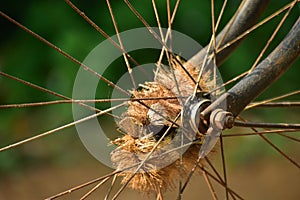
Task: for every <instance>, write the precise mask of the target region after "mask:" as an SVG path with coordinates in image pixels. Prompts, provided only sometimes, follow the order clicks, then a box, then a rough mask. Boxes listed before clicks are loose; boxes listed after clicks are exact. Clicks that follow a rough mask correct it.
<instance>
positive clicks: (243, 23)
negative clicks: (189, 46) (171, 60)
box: [190, 0, 270, 65]
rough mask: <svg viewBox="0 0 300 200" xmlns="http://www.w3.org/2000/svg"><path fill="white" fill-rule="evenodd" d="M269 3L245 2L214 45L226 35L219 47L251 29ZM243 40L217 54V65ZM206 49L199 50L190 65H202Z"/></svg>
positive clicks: (259, 0)
mask: <svg viewBox="0 0 300 200" xmlns="http://www.w3.org/2000/svg"><path fill="white" fill-rule="evenodd" d="M269 1H270V0H245V2H244V4H243V5H242V8H241V10H240V11H239V12H238V13H237V17H236V19H235V20H234V21H233V22H232V23H231V22H230V21H229V22H228V24H227V25H226V26H225V28H224V29H223V30H222V31H221V32H220V33H219V34H218V36H217V38H216V43H217V44H218V43H219V42H220V41H221V40H222V38H223V36H224V35H225V34H226V37H225V38H224V40H223V41H222V43H221V45H220V46H223V45H225V44H227V43H228V42H230V41H232V40H233V39H235V38H236V37H237V36H239V35H241V34H242V33H243V32H245V31H246V30H247V29H249V28H250V27H252V26H253V25H254V24H255V23H256V22H257V21H258V19H259V18H260V17H261V15H262V14H263V12H264V11H265V8H266V7H267V5H268V3H269ZM229 27H230V28H229ZM243 39H244V38H242V39H241V40H239V41H238V42H236V43H235V44H233V45H230V46H229V47H227V48H225V49H224V50H223V51H221V52H220V53H218V54H217V65H219V64H221V63H222V62H223V61H224V60H225V59H226V58H227V57H228V56H229V55H230V54H231V53H232V52H233V51H234V49H235V48H236V47H238V46H239V44H240V43H241V42H242V40H243ZM207 49H208V46H206V47H205V48H203V49H201V51H199V52H198V53H197V54H196V55H195V56H194V57H192V58H191V59H190V61H191V63H198V64H200V63H202V61H203V60H204V57H205V55H206V53H207ZM212 50H213V48H211V50H210V52H209V54H211V53H212Z"/></svg>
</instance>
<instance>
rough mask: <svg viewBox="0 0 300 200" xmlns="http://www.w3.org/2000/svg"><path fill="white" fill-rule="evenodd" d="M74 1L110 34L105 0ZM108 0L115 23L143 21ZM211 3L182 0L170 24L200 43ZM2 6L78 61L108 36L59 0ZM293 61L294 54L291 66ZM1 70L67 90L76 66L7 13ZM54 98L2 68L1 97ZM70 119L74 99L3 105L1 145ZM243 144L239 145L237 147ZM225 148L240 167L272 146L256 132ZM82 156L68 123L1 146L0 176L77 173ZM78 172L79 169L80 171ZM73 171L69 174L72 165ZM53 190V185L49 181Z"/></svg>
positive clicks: (5, 100) (257, 40) (146, 55)
mask: <svg viewBox="0 0 300 200" xmlns="http://www.w3.org/2000/svg"><path fill="white" fill-rule="evenodd" d="M172 2H173V1H172ZM221 2H222V1H216V3H215V4H216V13H219V11H220V8H221V4H220V3H221ZM237 2H239V1H229V3H228V7H227V10H226V12H225V13H226V14H225V15H224V18H223V20H222V23H221V27H223V26H224V24H226V22H227V21H228V19H230V17H231V16H232V14H233V13H234V10H235V9H236V8H237V6H238V3H237ZM287 2H289V1H286V0H281V1H278V0H274V1H272V2H271V3H270V6H269V7H268V10H267V12H266V14H265V16H267V15H268V14H270V13H272V12H274V11H275V10H276V9H277V8H278V7H280V6H282V5H285V4H286V3H287ZM74 3H75V4H76V5H77V6H78V7H79V8H80V9H81V10H82V11H84V12H85V13H86V15H87V16H89V17H90V18H91V19H92V20H93V21H94V22H95V23H96V24H97V25H98V26H100V27H101V28H102V29H103V30H104V31H105V32H106V33H108V34H109V35H114V34H115V31H114V27H113V24H112V21H111V18H110V15H109V11H108V8H107V6H106V3H105V1H95V0H94V1H74ZM111 4H112V7H113V10H114V14H115V18H116V20H117V23H118V28H119V30H120V31H125V30H128V29H132V28H137V27H143V24H142V23H141V22H140V21H139V20H138V19H137V17H136V16H135V15H134V14H133V13H132V12H131V11H130V10H129V8H128V7H127V6H126V5H125V4H124V2H123V1H113V2H111ZM132 4H133V5H134V6H135V8H136V9H137V10H138V11H139V12H140V13H141V14H142V16H143V17H144V18H145V19H146V20H147V22H148V23H149V24H150V25H151V26H156V21H155V18H154V12H153V10H152V5H151V1H132ZM172 5H174V3H173V4H172ZM209 5H210V1H201V2H200V1H198V0H189V1H182V2H181V4H180V7H179V10H178V13H177V15H176V18H175V21H174V25H173V29H175V30H177V31H179V32H182V33H185V34H187V35H188V36H190V37H192V38H194V39H195V40H197V41H198V42H199V43H200V44H202V45H203V46H205V45H206V44H207V43H208V41H209V39H210V35H211V28H210V26H211V20H210V10H209V9H208V8H209ZM157 6H158V8H159V14H160V17H161V23H162V26H163V27H167V23H166V21H167V20H166V19H167V15H166V5H165V2H163V1H157ZM0 8H1V11H3V12H5V13H6V14H8V15H9V16H11V17H13V18H14V19H16V20H17V21H19V22H20V23H21V24H23V25H25V26H27V27H28V28H29V29H31V30H32V31H34V32H36V33H38V34H39V35H41V36H42V37H45V38H46V39H47V40H49V41H50V42H52V43H53V44H55V45H57V46H58V47H60V48H61V49H63V50H64V51H66V52H67V53H69V54H70V55H72V56H73V57H75V58H76V59H78V60H79V61H82V60H83V59H84V58H85V56H86V55H87V54H88V53H89V52H90V51H91V50H92V49H93V48H94V47H95V46H96V45H98V44H99V43H100V42H102V41H103V40H105V38H104V37H103V36H102V35H101V34H100V33H98V32H97V31H96V30H95V29H93V28H92V27H91V26H90V25H88V24H87V23H86V22H85V21H84V20H83V19H82V18H81V17H80V16H79V15H78V14H77V13H75V12H74V10H72V9H71V8H70V7H69V6H68V5H67V4H66V3H65V2H63V1H58V0H53V1H40V0H39V1H38V0H36V1H35V0H30V1H1V2H0ZM298 15H299V8H296V9H294V11H293V12H292V14H291V15H290V16H289V18H288V19H291V20H289V21H288V23H286V24H285V25H284V27H283V28H282V29H281V30H280V32H279V34H278V36H276V38H275V40H276V41H275V42H274V43H273V44H272V45H271V46H272V47H274V46H275V45H276V44H278V41H280V40H281V39H282V38H283V37H284V36H285V34H286V33H287V31H288V30H289V29H290V27H291V26H292V22H290V21H293V19H295V18H297V16H298ZM281 16H282V15H281ZM279 20H280V18H276V19H275V20H273V21H271V22H269V23H268V24H267V25H266V27H265V28H264V29H258V30H257V31H255V32H254V34H253V35H252V36H251V37H250V38H248V39H247V40H246V41H245V42H244V43H243V44H242V45H241V46H240V47H239V48H238V50H237V51H236V52H235V53H234V54H233V55H232V56H231V57H230V58H229V59H228V60H227V61H226V62H225V63H224V64H223V65H222V66H220V71H221V74H222V76H223V80H224V81H226V80H229V79H230V78H233V77H235V76H236V75H238V74H240V73H242V72H244V71H245V70H246V69H248V67H249V66H251V64H252V63H253V62H254V61H255V58H256V56H257V55H258V54H259V51H258V50H259V49H262V48H263V46H264V44H265V42H266V41H265V40H266V38H268V37H269V35H270V34H271V33H272V32H273V31H274V24H276V23H278V22H279ZM269 52H270V51H269ZM152 53H157V52H151V51H149V52H135V53H133V55H134V56H135V57H134V58H135V59H136V60H138V61H139V63H141V64H143V63H147V62H154V61H155V59H156V58H157V55H154V54H153V55H152ZM115 65H119V66H120V65H124V64H123V62H122V61H121V59H120V61H118V62H117V63H115ZM298 65H299V61H298V62H297V63H296V64H295V66H298ZM124 66H125V65H124ZM0 70H1V71H3V72H5V73H8V74H10V75H13V76H16V77H19V78H21V79H23V80H25V81H30V82H31V83H34V84H37V85H40V86H42V87H45V88H47V89H49V90H52V91H55V92H57V93H60V94H63V95H65V96H68V97H71V96H72V87H73V81H74V79H75V76H76V73H77V70H78V66H77V65H76V64H74V63H72V62H71V61H70V60H68V59H67V58H65V57H63V56H62V55H60V54H59V53H58V52H56V51H54V50H53V49H51V48H49V47H48V46H47V45H45V44H43V43H42V42H41V41H39V40H37V39H36V38H34V37H32V36H31V35H29V34H28V33H26V32H24V31H23V30H21V29H20V28H18V27H16V26H15V25H13V24H11V23H10V22H8V21H7V20H6V19H4V18H0ZM125 72H126V68H125V67H124V70H123V71H122V70H120V68H116V67H115V68H113V67H112V68H111V70H108V71H106V72H105V74H104V75H105V77H107V78H108V79H109V80H112V81H114V82H116V81H117V80H118V78H119V77H120V76H121V75H122V74H123V73H125ZM299 74H300V68H299V67H293V68H291V69H290V70H289V71H288V73H286V74H285V75H284V76H283V77H282V78H280V79H279V80H278V81H277V82H276V83H275V84H274V85H273V86H272V87H271V88H270V89H268V90H267V91H266V93H265V94H264V95H262V96H261V97H259V98H260V99H265V98H270V97H274V96H278V95H281V94H285V93H287V92H290V91H294V90H297V89H299V86H300V83H299V78H298V77H299ZM98 88H99V94H98V95H99V97H104V98H107V97H109V96H110V94H111V89H110V88H109V87H107V84H105V83H99V86H98ZM57 99H59V98H57V97H54V96H52V95H50V94H47V93H44V92H42V91H39V90H37V89H33V88H31V87H28V86H26V85H24V84H21V83H18V82H16V81H13V80H10V79H8V78H6V77H2V76H0V104H1V105H4V104H14V103H27V102H40V101H50V100H57ZM289 99H292V100H295V99H299V95H298V97H297V96H296V97H291V98H289ZM98 106H99V108H100V109H104V108H107V107H108V106H109V104H99V105H98ZM245 116H246V117H251V118H253V119H256V120H257V121H259V119H264V120H266V121H274V122H282V121H285V120H286V121H294V122H297V120H298V122H299V110H297V109H295V110H284V111H283V110H282V109H274V110H270V109H259V110H255V112H248V113H245ZM72 120H73V118H72V111H71V105H68V104H60V105H51V106H41V107H31V108H15V109H1V110H0V145H1V147H3V146H5V145H7V144H11V143H13V142H15V141H19V140H21V139H23V138H27V137H30V136H33V135H36V134H39V133H42V132H44V131H47V130H51V129H53V128H55V127H58V126H61V125H63V124H66V123H69V122H71V121H72ZM107 123H109V122H107ZM110 123H111V122H110ZM108 126H109V128H111V127H112V128H111V130H110V131H111V132H112V133H115V125H114V124H109V125H108ZM273 139H274V140H275V141H276V142H277V144H279V145H280V146H283V147H284V148H286V149H287V150H286V151H287V152H289V153H292V154H295V155H296V153H295V152H294V147H295V144H292V145H290V142H289V141H286V140H284V141H282V139H281V138H276V137H274V138H273ZM240 144H247V145H240ZM231 145H232V146H231ZM240 146H243V147H242V148H241V147H240ZM253 146H255V148H253ZM237 148H238V150H237ZM228 149H229V151H230V152H231V154H230V155H231V156H230V163H231V164H232V165H234V166H239V167H240V166H241V165H245V166H249V163H253V161H256V162H257V160H260V159H262V158H263V159H265V158H266V157H269V156H270V155H272V156H273V155H274V154H276V153H274V151H273V150H272V149H271V148H270V147H268V146H267V145H265V143H264V142H263V141H261V140H260V139H250V140H247V139H241V140H239V141H232V142H229V147H228ZM298 149H299V148H298ZM245 155H247V156H245ZM298 155H299V154H298ZM278 157H279V156H278ZM276 158H277V157H276ZM82 163H84V165H87V168H89V167H90V166H97V167H99V166H100V164H99V163H98V162H97V161H96V160H94V159H93V158H92V156H90V155H89V154H88V152H87V151H86V150H85V149H84V147H83V145H82V144H81V142H80V141H79V139H78V137H77V133H76V130H75V129H74V128H69V129H66V130H63V131H60V132H59V133H55V134H53V135H52V136H49V137H46V138H43V139H40V140H39V141H35V142H31V143H29V144H26V145H23V146H21V147H18V148H15V149H11V150H8V151H5V152H1V153H0V176H1V177H4V178H3V179H2V180H6V181H8V180H9V181H11V180H16V183H14V184H12V185H13V186H12V187H15V185H17V183H18V182H19V181H22V180H26V178H28V177H27V176H30V175H31V174H33V172H32V171H31V170H32V169H37V170H40V169H45V170H41V171H42V172H40V173H41V175H39V176H38V177H39V178H41V177H43V176H45V177H47V178H46V179H48V180H49V179H51V176H50V177H49V174H48V173H52V172H53V169H54V170H55V169H56V168H58V169H65V170H61V172H57V174H56V175H57V176H59V175H58V174H60V173H64V174H65V173H66V171H72V170H74V171H76V170H77V171H79V172H77V171H76V172H74V173H80V169H77V167H78V165H80V164H82ZM89 164H91V165H89ZM74 166H75V167H74ZM97 167H91V168H92V169H93V170H95V169H98V168H97ZM99 169H100V171H102V170H103V168H100V167H99ZM27 170H29V171H30V173H28V174H29V175H27V174H26V173H27ZM47 170H49V171H47ZM51 170H52V171H51ZM96 171H97V170H96ZM45 174H48V175H45ZM67 174H68V172H67ZM82 174H84V172H83V173H82ZM70 176H72V174H71V173H70ZM83 176H85V175H83ZM86 176H87V175H86ZM81 178H83V177H81ZM82 180H85V179H82ZM45 181H47V180H45ZM0 182H1V181H0ZM70 182H71V181H64V184H65V185H66V184H67V185H72V183H70ZM11 183H13V182H11ZM75 183H78V182H75ZM53 184H54V183H53ZM4 186H5V181H3V182H2V183H0V199H1V194H2V193H1V192H3V191H4V189H3V190H2V189H1V187H3V188H4ZM57 187H58V186H57ZM62 188H66V187H58V189H57V190H56V191H58V190H61V189H62ZM6 190H7V189H6ZM53 191H55V190H54V189H53ZM38 193H39V192H38ZM12 199H13V198H12Z"/></svg>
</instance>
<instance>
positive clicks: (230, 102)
mask: <svg viewBox="0 0 300 200" xmlns="http://www.w3.org/2000/svg"><path fill="white" fill-rule="evenodd" d="M299 54H300V17H299V18H298V20H297V21H296V23H295V25H294V26H293V28H292V29H291V31H290V32H289V33H288V35H287V36H286V37H285V38H284V40H283V41H282V42H281V43H280V44H279V45H278V46H277V47H276V48H275V49H274V50H273V52H272V53H271V54H270V55H269V56H268V57H267V58H265V59H264V60H263V61H262V62H261V63H260V64H259V65H258V66H257V67H256V68H255V69H254V70H253V72H252V73H250V74H249V75H247V76H246V77H244V78H243V79H242V80H241V81H240V82H239V83H237V84H236V85H235V86H234V87H232V88H231V89H230V90H229V91H228V92H226V93H224V94H223V95H222V96H221V97H220V98H219V99H217V100H216V101H215V102H213V103H212V104H211V105H210V106H209V107H208V108H206V109H205V110H204V111H203V112H202V117H203V118H204V119H208V117H209V115H210V113H211V112H212V111H213V110H214V109H216V108H218V106H219V105H221V104H223V103H224V101H226V103H227V111H229V112H231V113H232V114H233V115H234V116H237V115H238V114H239V113H240V112H241V111H242V110H243V109H244V108H245V107H246V106H247V105H248V104H249V103H250V102H251V101H252V100H254V99H255V98H256V97H257V96H258V95H259V94H261V93H262V92H263V91H264V90H265V89H266V88H267V87H268V86H270V85H271V84H272V83H273V82H275V81H276V80H277V79H278V78H279V77H280V76H281V75H282V74H283V73H284V72H285V71H286V70H287V69H288V68H289V67H290V66H291V64H292V63H293V62H294V61H295V60H296V59H297V58H298V57H299Z"/></svg>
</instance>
